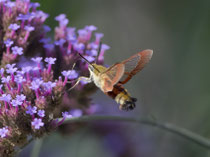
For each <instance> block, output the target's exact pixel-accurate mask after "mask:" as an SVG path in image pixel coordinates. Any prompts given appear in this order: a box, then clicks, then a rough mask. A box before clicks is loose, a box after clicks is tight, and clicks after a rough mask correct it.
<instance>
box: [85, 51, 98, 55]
mask: <svg viewBox="0 0 210 157" xmlns="http://www.w3.org/2000/svg"><path fill="white" fill-rule="evenodd" d="M86 54H88V55H90V56H97V55H98V51H97V50H94V49H92V50H90V51H86Z"/></svg>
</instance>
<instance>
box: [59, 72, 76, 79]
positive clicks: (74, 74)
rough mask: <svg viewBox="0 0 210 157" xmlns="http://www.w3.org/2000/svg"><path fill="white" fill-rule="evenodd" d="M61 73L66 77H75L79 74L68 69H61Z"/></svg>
mask: <svg viewBox="0 0 210 157" xmlns="http://www.w3.org/2000/svg"><path fill="white" fill-rule="evenodd" d="M62 74H63V75H64V76H65V75H66V76H67V77H68V79H75V78H77V77H78V76H79V74H78V73H77V72H76V71H75V70H68V71H63V72H62Z"/></svg>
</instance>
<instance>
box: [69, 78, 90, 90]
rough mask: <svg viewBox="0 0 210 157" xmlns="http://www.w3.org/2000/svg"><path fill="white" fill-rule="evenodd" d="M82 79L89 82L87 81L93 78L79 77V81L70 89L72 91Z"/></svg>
mask: <svg viewBox="0 0 210 157" xmlns="http://www.w3.org/2000/svg"><path fill="white" fill-rule="evenodd" d="M80 81H85V82H87V83H90V82H92V80H91V78H90V77H84V76H81V77H79V78H78V79H77V82H76V83H75V84H74V85H73V86H72V87H71V88H70V89H69V90H68V91H70V90H72V89H73V88H75V87H76V86H77V85H78V84H79V83H80Z"/></svg>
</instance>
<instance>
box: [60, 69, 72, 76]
mask: <svg viewBox="0 0 210 157" xmlns="http://www.w3.org/2000/svg"><path fill="white" fill-rule="evenodd" d="M61 74H62V75H63V76H65V77H69V76H70V75H71V70H68V71H66V70H64V71H62V72H61Z"/></svg>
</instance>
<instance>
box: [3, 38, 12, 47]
mask: <svg viewBox="0 0 210 157" xmlns="http://www.w3.org/2000/svg"><path fill="white" fill-rule="evenodd" d="M4 44H5V45H6V47H10V46H12V44H14V41H12V40H11V39H7V40H5V41H4Z"/></svg>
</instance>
